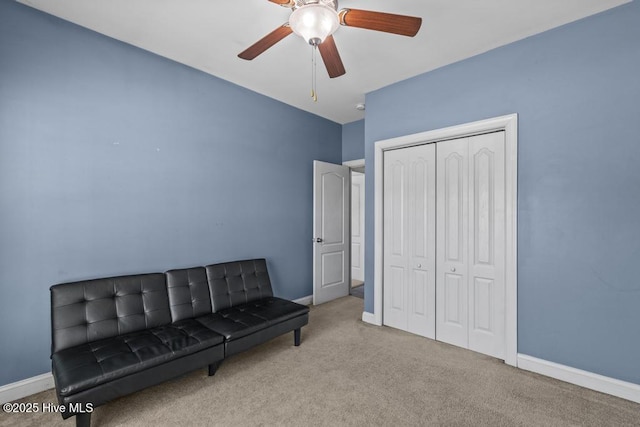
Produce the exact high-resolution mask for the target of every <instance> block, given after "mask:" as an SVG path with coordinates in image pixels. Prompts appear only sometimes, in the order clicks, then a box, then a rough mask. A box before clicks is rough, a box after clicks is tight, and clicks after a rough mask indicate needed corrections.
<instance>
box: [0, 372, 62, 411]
mask: <svg viewBox="0 0 640 427" xmlns="http://www.w3.org/2000/svg"><path fill="white" fill-rule="evenodd" d="M53 387H54V383H53V375H51V372H49V373H46V374H42V375H38V376H35V377H31V378H27V379H26V380H22V381H17V382H15V383H11V384H7V385H3V386H2V387H0V405H1V404H3V403H7V402H13V401H14V400H18V399H22V398H23V397H27V396H31V395H32V394H35V393H40V392H41V391H45V390H49V389H50V388H53Z"/></svg>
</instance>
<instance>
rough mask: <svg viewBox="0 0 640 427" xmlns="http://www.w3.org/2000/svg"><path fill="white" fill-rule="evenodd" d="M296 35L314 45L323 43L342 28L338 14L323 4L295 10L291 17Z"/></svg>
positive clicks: (292, 27) (309, 5)
mask: <svg viewBox="0 0 640 427" xmlns="http://www.w3.org/2000/svg"><path fill="white" fill-rule="evenodd" d="M289 26H290V27H291V29H292V30H293V32H294V33H296V34H297V35H299V36H300V37H302V38H303V39H305V41H306V42H307V43H309V44H312V45H317V44H320V43H322V42H323V41H324V40H325V39H326V38H327V37H329V36H330V35H331V34H333V33H335V32H336V30H337V29H338V27H339V26H340V18H338V12H336V11H335V10H334V9H332V8H331V7H329V6H325V5H323V4H308V5H305V6H302V7H299V8H298V9H296V10H294V11H293V13H292V14H291V16H290V17H289Z"/></svg>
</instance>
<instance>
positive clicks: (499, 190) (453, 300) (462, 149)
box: [436, 132, 505, 359]
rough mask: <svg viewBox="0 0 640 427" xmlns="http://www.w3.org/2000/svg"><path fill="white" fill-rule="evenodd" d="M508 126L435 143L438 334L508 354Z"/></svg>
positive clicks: (458, 342)
mask: <svg viewBox="0 0 640 427" xmlns="http://www.w3.org/2000/svg"><path fill="white" fill-rule="evenodd" d="M504 175H505V164H504V132H495V133H490V134H485V135H477V136H473V137H469V138H463V139H458V140H454V141H446V142H444V143H438V144H437V203H436V204H437V223H438V230H437V237H436V241H437V251H436V253H437V262H436V300H437V302H436V307H437V308H436V312H437V320H436V330H437V333H436V338H437V339H438V340H440V341H444V342H447V343H450V344H453V345H457V346H460V347H465V348H469V349H471V350H474V351H478V352H480V353H484V354H488V355H490V356H494V357H497V358H500V359H504V354H505V352H504V346H505V340H504V322H505V176H504Z"/></svg>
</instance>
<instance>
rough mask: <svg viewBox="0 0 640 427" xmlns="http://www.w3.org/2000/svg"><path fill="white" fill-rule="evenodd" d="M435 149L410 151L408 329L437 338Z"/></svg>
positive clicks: (422, 148) (424, 146) (408, 153)
mask: <svg viewBox="0 0 640 427" xmlns="http://www.w3.org/2000/svg"><path fill="white" fill-rule="evenodd" d="M435 154H436V149H435V144H429V145H420V146H417V147H412V148H409V149H407V155H408V160H409V162H410V166H409V179H408V180H407V181H408V182H407V183H408V186H407V198H406V199H407V202H408V225H409V227H408V228H407V234H408V236H407V243H408V244H409V251H408V255H409V265H408V269H407V270H408V273H409V280H408V284H409V286H408V292H407V294H408V299H409V302H408V308H409V312H408V327H407V330H408V331H409V332H412V333H414V334H418V335H422V336H424V337H427V338H432V339H433V338H435V337H436V298H435V293H436V275H435V270H436V245H435V241H436V215H435V212H436V206H435V202H436V155H435Z"/></svg>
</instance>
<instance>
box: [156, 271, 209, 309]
mask: <svg viewBox="0 0 640 427" xmlns="http://www.w3.org/2000/svg"><path fill="white" fill-rule="evenodd" d="M165 274H166V275H167V289H168V291H169V306H170V307H171V318H172V319H173V321H174V322H177V321H178V320H183V319H190V318H193V317H198V316H202V315H205V314H208V313H211V298H210V297H209V286H208V285H207V273H206V271H205V269H204V267H195V268H183V269H180V270H169V271H167V272H166V273H165Z"/></svg>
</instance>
